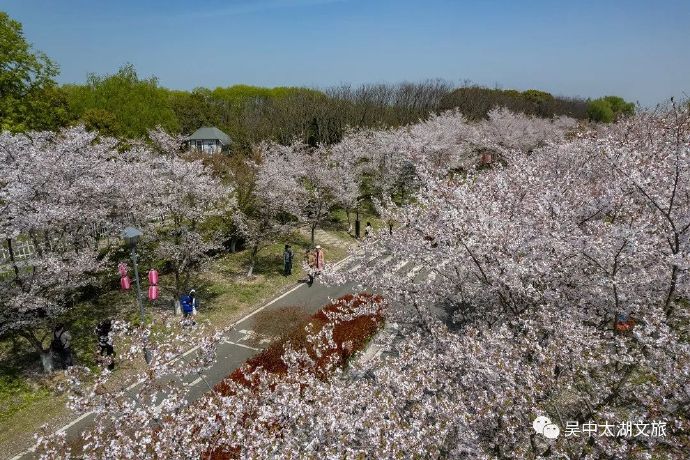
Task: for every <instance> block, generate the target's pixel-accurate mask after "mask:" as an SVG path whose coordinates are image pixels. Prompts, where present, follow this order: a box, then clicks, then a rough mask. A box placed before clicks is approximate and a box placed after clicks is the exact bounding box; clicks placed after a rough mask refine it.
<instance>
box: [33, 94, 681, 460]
mask: <svg viewBox="0 0 690 460" xmlns="http://www.w3.org/2000/svg"><path fill="white" fill-rule="evenodd" d="M501 116H502V117H508V118H510V115H508V114H505V113H503V114H502V115H501ZM444 117H447V118H445V119H442V118H440V117H439V118H437V119H434V120H432V122H431V123H428V124H425V123H420V124H417V125H414V126H409V127H407V128H406V129H405V130H402V131H399V132H398V133H399V134H400V136H401V137H399V138H398V137H396V136H393V135H391V132H386V131H384V132H382V133H375V132H369V133H367V134H366V135H362V137H361V138H358V139H356V140H355V139H352V138H349V139H348V138H347V137H346V141H344V142H348V143H349V145H356V143H360V142H361V149H360V150H359V152H360V153H361V152H367V151H368V150H367V148H366V141H365V139H367V138H368V139H370V140H371V139H374V140H373V141H372V147H371V151H374V149H378V148H379V147H377V145H379V146H381V145H382V146H384V147H385V150H386V151H388V152H396V153H397V155H399V156H400V158H399V159H396V161H400V162H401V163H402V162H405V161H409V162H411V163H412V164H413V165H414V167H415V175H416V177H417V180H418V181H419V184H420V186H419V187H418V188H417V189H416V190H415V191H414V199H413V200H410V201H409V202H407V203H401V204H400V205H396V206H391V207H390V209H389V211H390V213H391V218H395V219H396V220H397V221H398V222H400V224H401V225H400V228H399V230H398V231H396V232H394V233H393V234H385V233H380V234H377V235H376V236H375V237H373V238H369V239H367V240H366V241H364V242H363V243H362V245H361V247H360V250H359V251H358V252H357V253H355V254H354V256H355V257H357V256H358V255H359V254H362V253H363V254H364V257H366V259H367V261H368V263H367V264H363V265H362V266H360V267H359V269H358V270H357V271H356V272H354V273H342V274H338V273H326V274H325V276H326V277H327V278H328V279H330V280H331V281H333V282H338V281H341V280H343V281H344V280H349V281H355V282H359V284H363V285H366V286H367V287H368V288H370V289H372V290H375V291H377V292H379V293H381V294H382V295H383V296H384V298H385V300H386V304H385V305H386V309H385V312H386V316H387V321H388V322H389V324H391V323H395V324H396V325H397V329H395V328H393V327H392V324H391V329H392V330H393V331H395V332H391V333H390V334H389V335H388V337H389V339H388V342H387V348H388V351H389V353H387V354H384V355H382V356H381V357H380V358H373V359H370V360H365V359H361V360H355V361H354V362H353V363H352V366H351V367H350V368H348V369H346V370H337V369H334V370H333V372H332V373H331V374H330V376H329V377H328V378H324V377H323V375H316V373H314V372H312V371H310V369H311V367H310V364H309V363H310V360H313V359H312V357H311V356H309V355H308V354H306V353H304V352H303V351H302V350H299V349H290V348H288V349H286V350H285V353H284V356H283V359H284V361H285V363H286V364H287V365H288V367H289V372H288V374H287V375H286V376H280V378H278V377H277V376H273V375H271V374H270V373H266V372H264V371H263V370H262V369H257V370H255V371H254V372H253V373H251V374H248V375H246V376H245V377H246V379H247V380H250V381H252V382H255V383H256V384H255V386H253V387H251V388H247V387H246V386H243V385H239V384H238V385H237V386H235V387H232V388H231V391H229V392H228V393H227V394H226V395H223V396H221V395H218V394H214V393H212V392H211V393H209V394H208V395H207V397H204V398H202V399H201V400H199V401H198V402H195V403H193V404H189V405H184V407H183V405H181V404H179V403H178V401H179V396H170V402H169V403H167V402H164V404H162V405H161V406H159V407H160V410H161V411H163V412H162V413H161V412H158V413H154V411H152V409H150V408H149V407H150V405H145V406H144V407H142V408H134V405H133V404H129V405H126V406H123V407H121V408H117V409H114V410H113V412H112V413H110V415H109V417H110V420H111V421H112V420H114V417H123V418H122V420H125V421H127V423H123V424H120V425H117V427H116V431H115V436H113V435H112V434H110V433H108V432H107V430H105V429H101V428H99V429H100V430H101V432H100V433H98V432H97V433H98V434H99V437H96V438H93V439H94V441H92V444H91V445H92V446H97V449H98V450H96V448H94V450H92V451H91V452H93V456H94V457H108V456H118V457H121V458H154V457H156V458H158V457H184V458H198V457H200V456H210V457H211V458H234V457H242V458H271V457H281V458H330V457H345V458H361V457H373V458H401V457H432V458H458V459H465V458H467V459H469V458H472V459H474V458H481V459H483V458H485V459H489V458H542V457H554V458H592V459H594V458H611V459H614V458H639V459H643V458H652V457H660V458H674V459H676V458H678V459H681V458H685V457H686V456H687V452H688V450H689V449H690V436H689V435H688V433H690V419H689V417H688V414H690V385H688V382H689V381H690V343H689V342H688V335H687V325H688V324H689V323H690V312H689V311H688V295H689V294H690V286H689V284H690V280H689V279H688V269H689V268H690V260H689V257H690V255H689V254H690V238H689V237H688V234H689V233H690V201H689V200H690V189H688V187H690V113H688V108H687V107H682V108H681V107H675V106H671V107H668V108H666V109H663V110H658V111H655V112H647V113H640V114H636V115H635V116H633V117H631V118H629V119H626V120H622V121H620V122H618V123H617V124H614V125H611V126H606V127H594V128H591V129H584V128H583V129H581V130H579V131H577V132H574V133H571V134H572V135H568V136H566V135H565V134H564V133H565V132H566V131H568V130H571V129H572V128H573V127H572V125H570V124H568V123H566V124H565V125H566V126H565V127H556V128H554V127H553V126H551V125H549V127H548V128H545V129H544V131H543V132H544V133H550V134H548V135H546V136H542V135H538V136H537V137H543V140H540V141H538V142H536V143H535V141H534V139H535V137H534V134H533V133H534V131H533V130H532V128H529V129H523V128H520V129H515V131H514V132H515V133H516V136H518V138H511V137H506V138H505V139H504V140H501V141H500V142H499V141H497V140H496V138H495V137H494V136H492V135H490V134H486V133H487V132H488V131H484V128H482V127H481V126H478V125H471V126H462V125H463V124H465V122H464V121H462V120H459V119H454V116H453V115H444ZM444 120H447V121H448V125H449V126H448V128H447V129H448V130H446V128H445V126H446V123H445V121H444ZM490 122H491V120H490V121H489V123H490ZM503 122H505V120H504V121H502V122H501V123H503ZM482 123H484V122H480V123H479V125H481V124H482ZM535 123H541V122H539V121H536V122H535ZM551 123H554V124H556V122H551ZM455 124H460V125H461V126H462V127H458V126H455ZM505 129H509V128H505ZM510 129H512V128H510ZM552 129H555V130H556V134H554V132H553V131H551V130H552ZM454 130H458V131H459V132H460V131H461V135H456V134H453V133H454V132H455V131H454ZM449 133H450V134H449ZM468 133H469V134H468ZM472 133H473V134H472ZM520 133H523V134H520ZM523 135H524V136H525V138H524V139H523V138H519V136H523ZM472 136H474V137H472ZM383 139H386V140H383ZM467 139H471V140H472V142H471V143H470V144H468V143H467V142H466V141H467ZM473 145H475V146H476V145H484V146H492V148H496V149H500V150H497V151H500V154H501V161H500V162H495V163H493V164H491V165H490V167H488V168H482V169H481V170H479V169H474V168H472V167H471V166H468V167H466V168H463V169H464V171H463V173H462V174H460V173H458V172H457V171H456V169H455V168H454V167H453V165H454V164H461V163H462V161H463V160H464V159H465V158H467V155H468V152H471V151H472V149H473V147H472V146H473ZM338 148H340V147H337V146H336V147H334V151H337V149H338ZM286 149H289V148H286ZM468 149H469V150H468ZM291 153H292V152H290V151H289V152H287V153H286V156H287V157H288V158H289V155H290V154H291ZM357 155H359V153H357ZM278 169H279V170H282V169H281V168H278ZM287 192H288V190H286V193H287ZM276 193H277V194H278V195H277V196H276V199H280V197H281V196H282V195H280V193H279V192H276ZM295 212H297V211H295ZM377 255H378V256H381V257H378V258H373V259H372V257H374V256H377ZM408 261H412V262H413V263H414V265H415V266H416V267H415V270H414V273H413V275H410V276H407V275H404V274H403V275H401V273H400V272H399V268H400V267H401V263H404V262H408ZM362 308H363V309H365V308H366V307H365V306H362ZM621 314H622V315H624V316H627V319H626V320H625V324H624V326H625V327H619V326H621V320H620V319H619V316H620V315H621ZM329 334H330V332H329V330H328V329H326V330H324V331H321V332H320V333H319V334H315V335H313V336H312V337H311V338H310V340H312V341H314V342H318V343H319V344H320V345H319V348H320V349H321V350H328V349H329V347H334V346H337V344H335V343H334V342H333V340H332V336H331V335H329ZM171 394H173V395H174V393H171ZM157 401H158V400H157ZM157 404H158V403H157ZM105 412H107V411H105ZM154 415H155V416H154ZM540 415H542V416H543V415H546V416H548V417H549V418H550V419H551V420H552V421H553V422H554V423H555V424H557V425H558V426H559V427H560V429H561V436H559V437H558V438H557V439H548V438H546V437H544V436H543V435H541V434H538V433H536V432H535V431H534V429H533V428H532V422H533V420H534V419H535V417H537V416H540ZM628 422H629V424H630V425H629V426H630V431H628V428H627V427H626V424H627V423H628ZM608 424H610V425H611V427H613V428H611V427H609V429H613V430H614V433H613V434H612V435H607V434H602V431H601V430H602V428H601V427H602V425H603V426H608ZM633 424H634V426H635V427H636V428H633ZM645 424H646V428H645ZM655 424H656V425H655ZM595 425H596V427H594V426H595ZM103 426H105V427H108V426H112V424H110V425H108V424H106V425H103ZM573 426H577V427H578V430H579V431H577V432H576V433H575V434H572V433H571V435H570V436H567V435H566V427H570V428H571V430H572V428H573ZM585 426H587V427H588V428H587V430H585V429H584V427H585ZM132 427H142V428H141V429H134V428H132ZM593 427H594V428H593ZM655 427H656V428H655ZM580 428H582V429H580ZM592 429H594V430H596V434H593V432H592V431H591V430H592ZM633 430H642V432H643V433H645V434H642V435H637V434H636V432H635V431H633ZM645 430H646V431H645ZM106 433H108V434H106ZM106 436H110V438H106ZM46 439H47V440H46V441H45V442H44V444H45V447H46V455H47V457H48V458H51V457H58V456H60V452H61V451H60V450H59V449H60V445H61V444H60V443H59V440H56V439H54V438H50V439H48V438H46ZM89 439H92V438H89ZM95 439H98V441H95ZM106 439H108V440H109V441H110V442H106ZM113 439H114V441H112V440H113ZM96 442H97V444H94V443H96ZM88 454H89V452H87V456H88Z"/></svg>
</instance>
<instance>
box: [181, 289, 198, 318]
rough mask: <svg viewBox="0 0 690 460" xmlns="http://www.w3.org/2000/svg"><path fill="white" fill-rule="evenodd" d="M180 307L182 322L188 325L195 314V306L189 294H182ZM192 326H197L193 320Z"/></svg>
mask: <svg viewBox="0 0 690 460" xmlns="http://www.w3.org/2000/svg"><path fill="white" fill-rule="evenodd" d="M180 306H181V307H182V321H184V322H186V323H188V322H190V321H189V319H190V318H191V316H192V315H193V314H194V304H193V299H192V296H191V295H189V294H182V295H181V296H180ZM191 324H192V325H194V324H196V323H195V321H194V319H191Z"/></svg>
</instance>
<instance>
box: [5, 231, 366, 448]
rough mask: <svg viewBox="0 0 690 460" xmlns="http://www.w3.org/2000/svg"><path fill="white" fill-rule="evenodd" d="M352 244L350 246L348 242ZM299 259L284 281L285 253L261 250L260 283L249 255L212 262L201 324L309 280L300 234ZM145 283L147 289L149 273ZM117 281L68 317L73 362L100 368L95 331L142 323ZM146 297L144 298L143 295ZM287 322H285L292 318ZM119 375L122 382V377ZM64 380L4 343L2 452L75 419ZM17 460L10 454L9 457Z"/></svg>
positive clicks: (202, 293) (24, 350)
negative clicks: (250, 271) (108, 324)
mask: <svg viewBox="0 0 690 460" xmlns="http://www.w3.org/2000/svg"><path fill="white" fill-rule="evenodd" d="M337 226H338V225H337V224H335V223H334V225H333V226H332V227H331V228H332V229H333V231H332V230H330V229H329V233H332V234H333V235H334V236H338V237H340V238H341V239H343V240H344V241H345V242H346V243H347V242H350V241H354V240H353V239H352V238H351V237H349V236H347V234H346V233H344V235H345V236H344V237H343V234H339V233H340V232H337V231H335V230H336V228H337ZM346 238H349V239H346ZM286 242H287V243H289V244H290V245H291V246H292V249H293V251H294V253H295V259H294V263H293V270H292V273H293V274H292V275H291V276H288V277H286V276H283V246H284V244H285V243H283V242H281V243H276V244H273V245H270V246H268V247H265V248H263V249H262V250H261V251H260V252H259V254H258V259H257V262H256V265H255V268H254V276H252V277H251V278H247V277H246V272H247V267H248V263H249V251H246V250H245V251H240V252H237V253H234V254H225V255H223V256H221V257H219V258H216V259H214V260H212V261H210V262H209V263H207V264H206V265H205V266H204V267H203V269H202V270H201V271H200V272H199V273H198V274H196V275H195V276H194V277H193V279H192V283H191V287H193V288H195V289H196V291H197V296H198V298H199V301H200V309H199V315H198V321H201V322H205V323H209V324H211V325H212V326H213V327H214V328H217V329H222V328H225V327H227V326H229V325H230V324H232V323H233V322H235V321H236V320H237V319H239V318H241V317H242V316H244V315H246V314H247V313H248V312H250V311H252V310H254V309H255V308H258V307H259V306H261V305H263V304H264V303H265V302H267V301H268V300H270V299H271V298H273V297H275V296H276V295H279V294H280V293H281V292H283V291H285V290H286V289H288V288H289V287H291V286H294V285H295V283H296V282H297V281H298V280H299V279H300V278H303V277H304V273H303V271H302V266H301V265H302V258H303V255H304V251H305V250H306V249H307V248H308V247H309V246H310V243H309V239H308V238H307V237H306V236H304V235H303V234H301V233H295V234H294V235H293V236H292V237H291V238H289V239H288V240H287V241H286ZM317 243H319V244H321V245H322V246H323V247H324V251H325V253H326V260H327V263H328V262H335V261H337V260H339V259H341V258H343V257H344V256H345V255H346V252H347V250H346V249H345V248H344V247H339V246H329V245H328V244H325V243H321V242H318V241H317ZM140 275H141V276H142V282H143V286H142V289H144V290H145V289H146V286H148V283H147V282H146V281H145V277H146V274H145V273H143V274H140ZM118 281H119V280H118V279H115V278H114V279H113V284H112V290H111V291H109V292H106V293H104V294H102V295H100V296H98V298H97V299H95V300H94V301H90V302H88V303H83V304H80V305H79V306H78V308H76V309H75V310H74V311H73V312H72V313H71V314H70V315H69V317H66V318H64V320H65V323H66V324H67V325H68V328H69V330H70V332H71V333H72V335H73V337H74V354H75V362H76V363H77V364H80V365H86V366H88V367H91V368H93V369H95V368H96V367H97V364H96V349H97V339H96V335H95V333H94V329H95V327H96V325H97V324H98V323H99V322H100V321H101V320H103V319H105V318H108V317H111V318H120V319H127V320H129V321H138V309H137V307H136V300H135V293H134V292H133V291H129V292H122V291H120V290H119V289H118V288H119V285H118ZM171 284H172V283H171V280H170V278H169V275H161V277H160V282H159V285H160V286H162V289H161V297H160V298H159V300H158V301H157V302H156V304H155V305H150V304H148V302H147V309H148V311H149V314H150V316H151V317H152V318H153V321H154V323H160V322H162V320H163V319H165V318H170V317H171V316H172V315H173V303H172V301H173V297H172V295H171V294H170V293H169V292H166V291H165V289H164V287H165V286H166V285H171ZM144 295H146V293H145V292H144ZM286 319H287V318H286ZM115 372H116V374H115V376H114V377H115V378H117V379H122V380H123V381H124V380H125V379H126V378H127V374H131V366H130V367H129V368H128V367H127V366H121V367H118V368H116V371H115ZM118 373H121V374H122V375H117V374H118ZM61 376H62V374H61V373H55V374H54V375H52V376H48V377H46V376H44V375H43V374H42V373H41V369H40V363H39V360H38V357H37V355H36V353H35V352H34V351H33V350H32V349H30V348H29V347H28V345H27V344H26V343H25V342H24V341H23V340H14V341H10V340H5V341H0V451H1V452H3V453H6V454H10V453H11V454H12V455H14V454H16V453H18V452H20V451H21V450H23V449H26V448H27V447H30V446H31V445H33V443H34V441H33V433H35V432H36V431H38V429H39V428H40V427H41V426H42V425H43V424H46V423H48V424H49V425H50V426H51V427H54V428H58V427H60V426H62V425H64V424H65V423H68V422H69V420H70V419H71V418H72V417H73V416H74V414H71V413H70V411H69V410H68V409H67V408H66V407H65V399H66V398H65V395H63V394H60V393H59V392H57V391H56V389H57V387H58V383H59V381H60V380H61ZM10 457H11V455H10Z"/></svg>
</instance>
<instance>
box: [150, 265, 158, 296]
mask: <svg viewBox="0 0 690 460" xmlns="http://www.w3.org/2000/svg"><path fill="white" fill-rule="evenodd" d="M149 284H150V286H149V300H150V301H154V300H156V299H157V298H158V272H157V271H156V270H154V269H153V268H152V269H151V270H149Z"/></svg>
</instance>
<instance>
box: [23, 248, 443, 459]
mask: <svg viewBox="0 0 690 460" xmlns="http://www.w3.org/2000/svg"><path fill="white" fill-rule="evenodd" d="M318 241H319V240H318V239H317V242H318ZM321 241H324V242H325V239H324V240H321ZM341 241H342V240H341ZM330 244H333V243H330ZM372 262H375V263H376V264H377V265H379V266H381V269H382V270H386V271H392V272H395V273H397V274H398V276H406V277H407V278H408V279H409V280H410V282H411V283H412V282H414V283H426V282H433V276H432V275H429V274H427V273H425V272H424V271H423V270H422V268H421V267H420V266H418V265H415V264H414V263H412V262H411V261H407V260H400V259H398V258H396V257H393V256H392V255H389V256H386V257H383V258H380V259H376V260H374V259H366V258H363V257H354V258H346V259H344V260H342V261H341V262H339V263H337V264H336V267H337V269H338V271H344V272H354V271H356V270H358V269H360V267H362V266H365V265H367V264H370V263H372ZM355 289H356V286H355V284H354V283H348V284H344V285H340V286H325V285H323V284H321V283H320V282H319V281H318V279H317V280H316V281H315V282H314V284H313V285H312V286H311V287H310V286H308V285H306V284H303V283H302V284H298V285H297V286H295V287H293V288H292V289H290V290H289V291H287V292H286V293H284V294H282V295H281V296H279V297H277V298H275V299H273V300H272V301H270V302H269V303H267V304H266V305H264V306H263V307H261V308H259V309H257V310H255V311H253V312H252V313H250V314H249V315H247V316H245V317H244V318H242V319H240V320H239V321H237V322H236V323H234V324H233V326H232V327H231V328H229V329H228V331H227V333H226V335H225V340H224V341H223V342H222V343H221V344H220V345H219V347H218V350H217V356H218V358H217V361H216V362H215V363H214V364H213V365H212V366H211V367H210V368H209V369H207V370H206V371H205V372H204V373H203V375H202V376H199V375H189V376H187V377H186V378H185V379H184V381H185V383H186V384H187V386H188V388H189V390H188V394H187V399H188V400H189V401H194V400H196V399H198V398H199V397H201V396H202V395H203V394H204V393H206V392H207V391H209V386H213V385H215V384H216V383H218V382H220V381H221V380H223V379H224V378H225V377H226V376H228V375H229V374H230V373H231V372H232V371H234V370H235V369H237V368H238V367H240V366H241V365H242V364H243V363H244V362H245V361H246V360H247V359H249V358H250V357H252V356H254V355H255V354H257V353H258V352H259V351H261V349H262V348H263V347H264V346H266V345H268V344H269V343H270V341H271V339H272V338H271V337H267V336H261V335H259V334H257V332H256V331H255V326H254V315H256V314H257V313H258V312H260V311H262V310H269V311H270V310H277V309H280V308H282V307H293V306H300V307H301V308H303V309H304V310H305V311H306V312H307V313H309V314H313V313H315V312H316V311H317V310H318V309H319V308H321V307H322V306H323V305H325V304H327V303H328V302H330V301H331V300H332V299H337V298H338V297H341V296H343V295H345V294H349V293H353V292H355ZM396 332H397V331H396V325H395V324H388V325H386V328H385V329H384V331H383V332H382V333H380V334H378V335H377V337H375V338H374V339H373V340H372V342H371V345H370V346H369V347H368V348H367V350H366V351H365V352H364V353H363V355H362V357H361V358H360V359H363V360H369V359H373V358H374V357H376V356H379V355H381V353H383V352H384V351H385V350H386V349H387V348H390V346H391V343H392V341H393V339H394V337H395V335H396ZM195 350H196V348H192V349H191V350H189V351H187V352H186V353H185V354H184V355H183V358H184V357H185V356H186V355H189V354H191V353H193V352H194V351H195ZM202 377H203V378H202ZM136 387H137V385H136V384H135V385H132V386H131V387H130V388H129V389H128V391H130V392H131V393H132V396H133V397H134V396H135V394H136ZM93 417H94V415H93V413H90V412H89V413H86V414H83V415H82V416H81V417H79V418H77V419H76V420H74V421H72V422H71V423H69V424H68V425H66V426H64V427H62V428H61V429H60V430H58V431H59V432H65V433H66V436H67V438H68V439H79V438H81V437H82V432H83V431H84V430H85V429H87V428H88V427H89V426H90V424H91V423H92V421H93ZM32 458H37V456H36V454H35V453H33V452H32V451H26V452H22V453H21V454H19V455H17V456H15V457H13V459H12V460H19V459H32Z"/></svg>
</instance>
